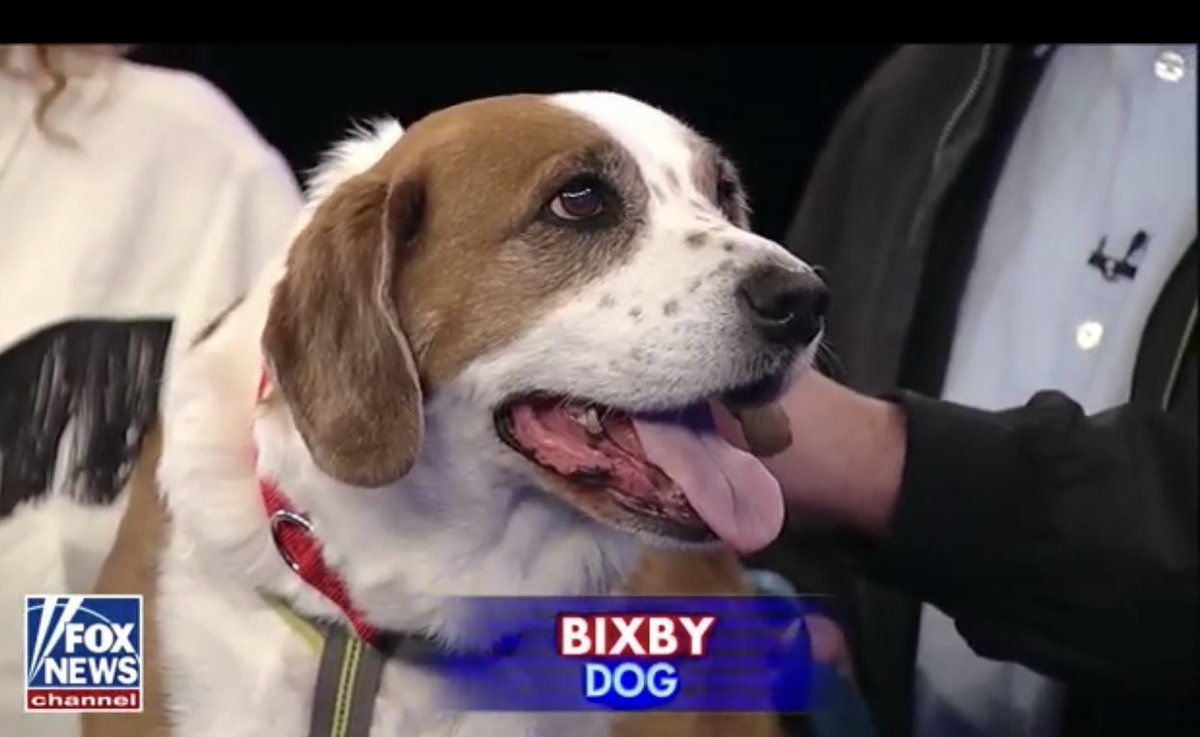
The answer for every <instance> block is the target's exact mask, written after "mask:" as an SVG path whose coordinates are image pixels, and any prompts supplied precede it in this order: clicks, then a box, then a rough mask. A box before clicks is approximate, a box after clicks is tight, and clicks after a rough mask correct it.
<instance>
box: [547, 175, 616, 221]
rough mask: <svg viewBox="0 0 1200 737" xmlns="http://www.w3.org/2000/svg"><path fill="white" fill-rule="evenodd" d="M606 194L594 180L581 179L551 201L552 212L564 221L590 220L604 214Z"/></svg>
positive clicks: (574, 181) (559, 192)
mask: <svg viewBox="0 0 1200 737" xmlns="http://www.w3.org/2000/svg"><path fill="white" fill-rule="evenodd" d="M604 204H605V203H604V192H603V190H602V189H601V186H600V184H599V183H598V182H596V181H595V180H594V179H590V178H585V177H580V178H579V179H574V180H572V181H571V182H570V183H568V184H567V186H565V187H563V188H562V189H560V190H559V191H558V194H556V195H555V196H554V199H552V200H550V212H552V213H554V216H555V217H558V218H561V219H563V220H570V221H578V220H590V219H592V218H594V217H597V216H599V215H601V214H602V213H603V212H604Z"/></svg>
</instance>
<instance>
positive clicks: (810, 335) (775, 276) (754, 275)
mask: <svg viewBox="0 0 1200 737" xmlns="http://www.w3.org/2000/svg"><path fill="white" fill-rule="evenodd" d="M737 290H738V297H739V300H740V302H741V306H742V309H743V311H744V313H745V314H746V317H747V319H748V320H749V322H750V324H751V325H753V326H754V329H755V330H756V331H757V332H758V334H759V336H761V337H762V339H763V340H764V341H766V342H768V343H774V344H778V345H783V346H786V347H789V348H799V347H801V346H804V345H807V344H809V343H811V342H812V341H813V339H814V338H816V337H817V334H818V333H819V332H820V331H821V326H822V323H823V320H824V318H825V313H826V311H827V310H828V309H829V289H828V287H826V286H825V283H824V282H823V281H821V278H820V277H818V276H817V275H816V274H814V273H812V272H811V271H796V270H792V269H787V268H784V267H782V266H776V265H766V266H759V267H756V268H755V269H754V270H753V271H751V272H750V273H748V274H747V275H746V276H745V277H743V278H742V280H741V281H740V282H739V283H738V287H737Z"/></svg>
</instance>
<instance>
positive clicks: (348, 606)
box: [258, 368, 380, 645]
mask: <svg viewBox="0 0 1200 737" xmlns="http://www.w3.org/2000/svg"><path fill="white" fill-rule="evenodd" d="M269 388H270V378H269V376H268V375H267V370H266V369H265V368H264V369H263V371H262V375H261V377H260V379H259V382H258V403H259V404H262V403H263V401H264V400H265V399H266V396H267V392H268V389H269ZM258 489H259V492H260V493H261V494H262V500H263V506H264V507H266V511H267V517H268V519H270V522H271V536H272V538H273V539H274V541H275V548H276V549H277V550H278V551H279V555H280V556H281V557H282V558H283V560H284V562H285V563H287V564H288V566H289V567H291V569H292V570H293V571H295V572H296V575H298V576H300V578H302V579H303V580H304V582H305V583H307V584H308V585H309V586H312V587H313V588H314V589H316V590H317V591H319V592H320V593H321V594H322V595H324V596H325V597H326V598H327V599H329V600H330V601H332V602H333V603H334V604H335V605H337V607H338V609H340V610H341V611H342V613H343V614H345V615H346V618H347V619H348V620H349V621H350V626H351V627H353V628H354V632H355V634H356V635H358V637H359V638H360V639H362V640H364V641H366V642H368V643H370V644H372V645H376V644H378V643H379V641H380V633H379V630H377V629H376V628H375V627H374V626H373V625H371V624H370V623H369V622H368V621H367V619H366V617H365V616H363V614H362V612H361V611H359V610H358V608H356V607H355V606H354V603H353V602H352V601H351V600H350V594H349V593H348V592H347V591H346V585H345V583H344V582H343V581H342V578H341V576H339V575H338V574H337V572H336V571H334V570H333V569H332V568H330V567H329V565H328V564H326V562H325V556H324V555H323V554H322V552H321V543H320V541H319V540H317V538H316V536H315V535H314V534H313V529H312V523H311V522H309V520H308V517H307V516H306V515H304V514H303V513H301V512H298V511H296V510H295V509H294V508H293V507H292V506H291V504H290V503H289V501H288V499H287V497H286V496H284V494H283V492H281V491H280V490H279V486H278V485H277V484H276V483H275V482H274V481H269V480H266V479H261V478H260V479H259V480H258Z"/></svg>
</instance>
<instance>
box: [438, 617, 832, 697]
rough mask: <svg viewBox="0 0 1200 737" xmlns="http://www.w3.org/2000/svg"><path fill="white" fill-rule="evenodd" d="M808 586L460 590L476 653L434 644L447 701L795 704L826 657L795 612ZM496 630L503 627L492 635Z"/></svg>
mask: <svg viewBox="0 0 1200 737" xmlns="http://www.w3.org/2000/svg"><path fill="white" fill-rule="evenodd" d="M819 605H820V599H819V598H811V599H810V598H802V597H785V596H752V597H664V598H647V597H603V598H486V599H480V598H471V599H464V600H462V601H461V602H460V603H459V604H458V606H461V607H462V608H461V609H460V611H470V612H473V613H475V614H473V615H472V620H474V621H473V624H474V625H475V626H476V627H477V628H479V629H480V631H483V630H486V631H488V632H491V633H495V634H496V636H497V639H496V643H497V644H496V645H495V646H494V647H493V648H492V649H491V651H489V652H488V653H487V654H480V653H474V654H470V655H464V654H455V655H441V656H437V657H436V658H435V659H434V660H433V661H431V662H429V663H427V665H429V666H430V667H432V668H433V669H434V670H435V671H436V672H437V673H438V674H439V676H440V677H441V679H443V686H444V691H443V694H442V697H443V698H445V699H448V700H449V703H450V705H451V708H453V709H455V710H458V711H490V712H534V711H552V712H577V711H594V710H609V711H640V710H656V711H686V712H774V713H790V714H795V713H805V712H809V711H810V710H811V709H812V708H813V707H814V703H813V702H814V693H816V692H817V686H818V682H819V680H820V679H821V678H822V677H825V676H827V675H828V673H826V672H825V671H829V670H831V669H830V668H827V667H823V666H819V665H817V664H816V663H814V661H813V658H812V654H811V653H812V649H811V644H810V638H809V631H808V628H807V627H806V623H805V616H806V615H809V614H815V613H820V606H819ZM501 633H503V636H502V637H501V636H500V635H501Z"/></svg>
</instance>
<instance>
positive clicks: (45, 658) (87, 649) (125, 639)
mask: <svg viewBox="0 0 1200 737" xmlns="http://www.w3.org/2000/svg"><path fill="white" fill-rule="evenodd" d="M142 682H143V679H142V597H141V596H26V597H25V710H26V711H37V712H54V711H57V712H84V711H106V712H141V711H142V708H143V706H142Z"/></svg>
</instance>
